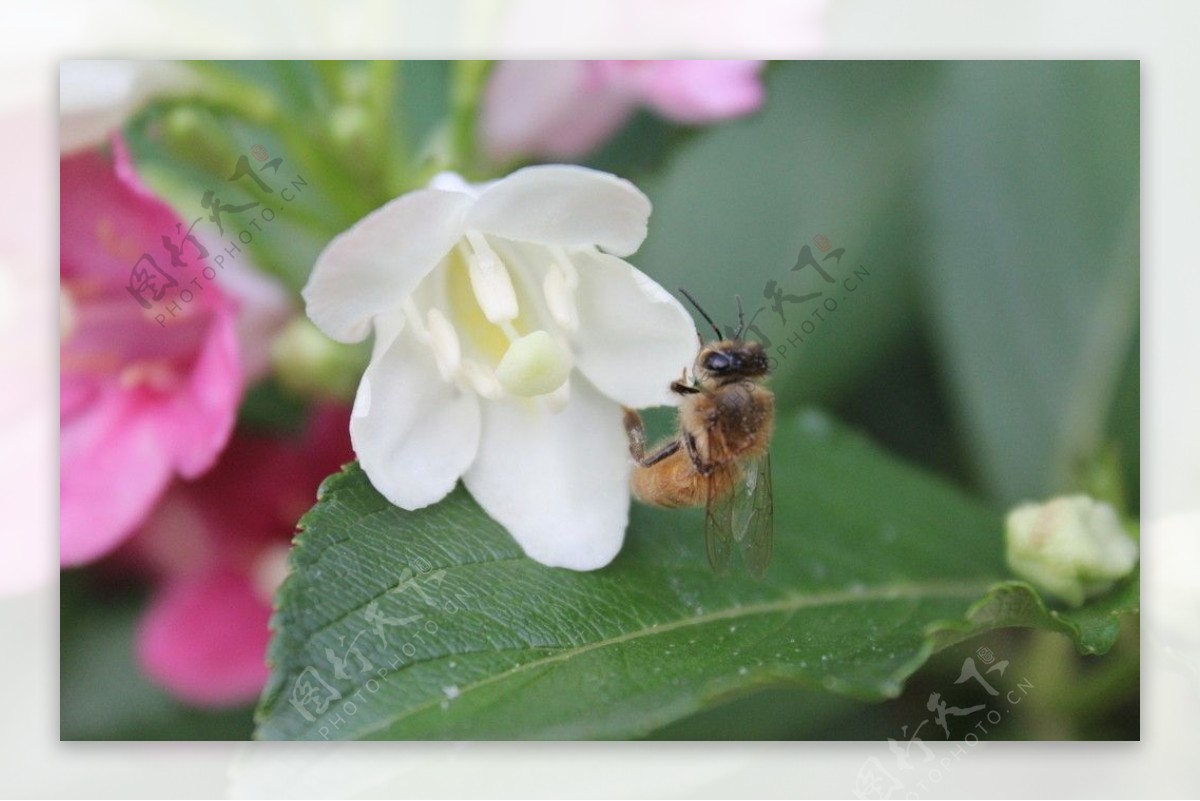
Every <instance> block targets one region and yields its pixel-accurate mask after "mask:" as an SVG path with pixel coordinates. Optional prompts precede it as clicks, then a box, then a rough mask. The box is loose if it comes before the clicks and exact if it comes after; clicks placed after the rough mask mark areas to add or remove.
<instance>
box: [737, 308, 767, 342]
mask: <svg viewBox="0 0 1200 801" xmlns="http://www.w3.org/2000/svg"><path fill="white" fill-rule="evenodd" d="M764 308H766V307H765V306H759V307H758V311H756V312H754V314H753V315H751V316H750V322H748V323H746V324H745V325H743V326H742V328H741V330H740V331H738V335H737V338H738V339H741V338H742V334H744V333H746V329H747V328H750V327H751V326H753V325H754V321H755V320H757V319H758V315H760V314H762V310H763V309H764ZM760 333H761V332H760Z"/></svg>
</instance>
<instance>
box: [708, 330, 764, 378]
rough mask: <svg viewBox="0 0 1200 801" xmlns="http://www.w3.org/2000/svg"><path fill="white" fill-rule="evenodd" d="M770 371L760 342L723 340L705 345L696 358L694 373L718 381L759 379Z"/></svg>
mask: <svg viewBox="0 0 1200 801" xmlns="http://www.w3.org/2000/svg"><path fill="white" fill-rule="evenodd" d="M769 370H770V366H769V364H768V360H767V354H766V352H765V351H763V346H762V344H761V343H759V342H743V341H741V340H731V339H725V340H722V341H720V342H715V343H713V344H712V345H708V346H707V347H705V348H704V349H702V350H701V351H700V355H699V356H697V357H696V369H695V371H696V373H697V375H700V376H704V377H710V378H712V379H713V380H715V381H716V382H717V383H718V384H723V383H726V382H727V381H737V380H740V379H743V378H761V377H762V376H765V375H766V374H767V373H768V372H769Z"/></svg>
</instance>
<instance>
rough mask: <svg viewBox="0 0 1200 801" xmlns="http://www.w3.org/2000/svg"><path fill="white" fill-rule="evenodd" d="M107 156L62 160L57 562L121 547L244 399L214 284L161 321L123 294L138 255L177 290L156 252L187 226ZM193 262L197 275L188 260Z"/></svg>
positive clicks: (223, 430)
mask: <svg viewBox="0 0 1200 801" xmlns="http://www.w3.org/2000/svg"><path fill="white" fill-rule="evenodd" d="M113 153H114V159H113V160H109V159H108V158H107V157H105V156H104V155H103V154H102V153H99V152H87V153H83V154H80V155H77V156H74V157H72V158H68V159H64V160H63V161H62V162H61V165H60V168H61V169H60V180H61V216H60V220H61V247H60V254H61V280H62V287H63V291H64V297H65V298H66V299H67V301H66V302H67V304H68V306H69V307H70V309H71V314H70V316H71V318H72V319H73V320H74V325H73V326H72V327H71V330H70V331H69V332H68V333H67V335H66V336H64V338H63V340H62V344H61V348H60V358H61V368H60V369H61V397H60V401H61V404H60V430H61V451H60V460H61V474H60V491H61V500H60V509H61V526H60V531H61V535H60V538H61V561H62V563H63V564H67V565H74V564H79V563H81V562H85V561H88V560H90V559H94V558H96V557H98V556H101V555H103V554H104V553H106V552H107V551H109V550H111V549H112V548H113V547H115V546H116V545H117V544H119V543H120V541H121V540H122V539H124V538H125V537H126V536H127V535H128V534H130V533H131V532H132V531H133V529H134V528H135V527H136V526H137V525H138V524H139V523H140V522H141V521H142V520H143V519H144V518H145V516H146V515H147V514H148V513H149V512H150V509H151V508H152V506H153V505H154V503H155V501H156V500H157V499H158V497H159V496H160V495H161V493H162V491H163V490H164V489H165V488H166V486H167V484H168V483H169V482H170V480H171V478H172V476H174V475H176V474H178V475H181V476H184V477H187V478H192V477H195V476H197V475H199V474H200V473H202V472H203V471H205V470H206V469H208V468H209V467H210V466H211V465H212V463H213V461H214V460H215V459H216V456H217V454H218V453H219V452H220V451H221V449H222V448H223V447H224V445H225V443H226V441H227V440H228V438H229V435H230V433H231V431H232V429H233V424H234V420H235V416H236V413H237V405H238V402H239V400H240V398H241V393H242V370H241V360H240V357H239V346H238V341H237V336H236V330H235V324H236V321H235V314H234V306H233V303H232V302H231V301H230V300H229V298H228V297H227V296H226V295H225V293H224V292H223V290H222V289H221V287H220V286H219V284H218V282H216V281H210V282H206V283H205V284H204V285H203V288H196V289H195V290H194V295H193V299H192V301H191V302H190V303H187V304H182V303H181V304H180V305H181V307H182V309H183V311H182V313H181V314H180V315H179V316H178V317H174V318H171V319H167V320H166V321H165V323H163V321H160V320H156V319H155V316H156V314H155V313H156V312H157V313H158V314H163V311H162V309H161V308H160V307H155V308H153V309H151V310H145V309H143V308H142V307H141V306H140V305H139V304H138V303H137V301H136V300H135V299H134V298H132V297H131V296H130V295H129V293H128V292H127V291H126V289H125V288H126V285H127V282H128V280H129V272H130V268H131V267H132V266H133V264H134V263H135V261H136V260H138V259H139V257H140V255H141V254H142V253H147V252H149V253H153V254H155V255H156V256H157V257H158V259H159V263H160V266H161V267H162V268H163V269H164V270H179V272H178V273H176V274H177V275H178V276H179V279H180V284H181V285H182V286H186V285H187V282H188V278H187V276H188V273H187V272H186V270H184V269H183V268H175V267H172V266H170V257H169V255H167V254H166V253H165V252H164V251H163V248H162V245H161V240H162V237H164V236H170V237H172V238H178V233H177V231H178V228H177V226H180V227H182V228H186V227H187V226H186V225H183V222H182V221H181V220H180V219H179V218H178V217H177V216H176V215H175V213H174V212H173V211H171V209H170V207H169V206H167V205H166V204H165V203H163V202H162V201H161V200H159V199H158V198H156V197H155V196H154V195H153V194H151V193H150V192H149V190H147V189H146V187H144V186H143V185H142V184H141V182H140V181H139V180H138V179H137V176H136V175H135V174H134V173H133V168H132V165H131V164H130V163H129V161H128V154H127V153H126V152H125V149H124V146H123V145H122V143H121V142H120V140H116V141H115V142H114V145H113ZM189 255H190V254H189ZM191 268H192V269H199V262H197V261H196V260H195V258H194V257H193V259H192V261H191ZM170 299H171V297H170V296H168V297H167V298H164V302H165V301H166V300H170Z"/></svg>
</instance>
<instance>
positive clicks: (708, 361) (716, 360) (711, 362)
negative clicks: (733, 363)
mask: <svg viewBox="0 0 1200 801" xmlns="http://www.w3.org/2000/svg"><path fill="white" fill-rule="evenodd" d="M704 369H705V370H712V371H713V372H714V373H719V372H722V371H724V370H728V369H729V357H728V356H726V355H725V354H724V353H721V352H720V351H714V352H713V353H710V354H708V355H707V356H705V357H704Z"/></svg>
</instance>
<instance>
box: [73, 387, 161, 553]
mask: <svg viewBox="0 0 1200 801" xmlns="http://www.w3.org/2000/svg"><path fill="white" fill-rule="evenodd" d="M152 403H153V401H152V400H150V399H148V398H146V396H145V394H144V393H141V392H107V393H104V394H103V395H102V396H101V397H99V398H97V399H96V400H95V401H93V402H92V403H91V404H90V405H89V407H88V408H87V410H86V412H85V413H84V414H81V415H77V416H75V417H74V418H73V419H72V420H71V421H70V422H69V424H68V423H64V424H63V426H62V429H61V466H60V476H59V488H60V501H59V508H60V522H59V529H60V542H59V559H60V561H61V562H62V564H63V565H78V564H82V563H84V562H89V561H91V560H92V559H95V558H97V557H99V556H102V555H103V554H105V553H107V552H108V551H110V550H112V549H113V548H114V547H116V546H117V545H118V544H119V543H120V542H121V540H123V539H125V537H126V536H127V535H128V534H129V533H130V532H131V531H133V529H134V528H135V527H136V526H137V525H138V524H139V523H140V522H141V521H142V520H143V519H144V518H145V516H146V515H147V514H149V513H150V510H151V509H152V508H153V506H154V503H155V501H157V500H158V498H159V496H160V495H161V494H162V492H163V490H165V489H166V486H167V483H168V481H170V478H171V462H170V454H169V453H168V452H167V450H166V447H165V443H164V442H163V441H162V440H161V439H160V438H159V429H158V426H157V425H156V424H155V419H154V417H153V415H152V414H147V408H148V407H149V406H150V405H151V404H152Z"/></svg>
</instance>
